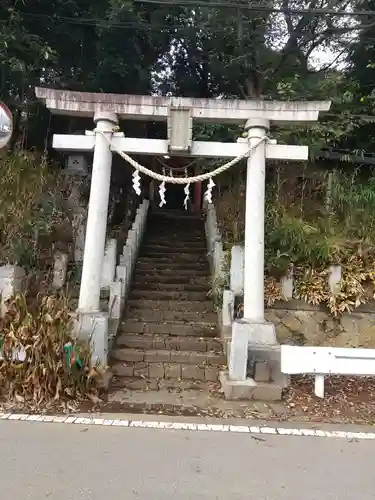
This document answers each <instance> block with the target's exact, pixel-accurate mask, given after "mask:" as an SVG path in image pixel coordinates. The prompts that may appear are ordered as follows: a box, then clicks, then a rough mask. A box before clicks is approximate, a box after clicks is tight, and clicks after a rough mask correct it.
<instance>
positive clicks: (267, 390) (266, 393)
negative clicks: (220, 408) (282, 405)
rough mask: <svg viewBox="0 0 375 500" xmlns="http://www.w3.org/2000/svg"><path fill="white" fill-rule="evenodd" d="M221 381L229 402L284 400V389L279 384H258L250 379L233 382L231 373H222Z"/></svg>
mask: <svg viewBox="0 0 375 500" xmlns="http://www.w3.org/2000/svg"><path fill="white" fill-rule="evenodd" d="M219 380H220V384H221V388H222V391H223V392H224V397H225V399H226V400H228V401H238V400H240V401H250V400H253V401H280V400H281V398H282V389H283V388H282V387H281V386H280V385H279V384H277V383H267V382H256V381H255V380H254V379H252V378H250V377H248V378H246V379H245V380H231V379H230V377H229V372H220V376H219Z"/></svg>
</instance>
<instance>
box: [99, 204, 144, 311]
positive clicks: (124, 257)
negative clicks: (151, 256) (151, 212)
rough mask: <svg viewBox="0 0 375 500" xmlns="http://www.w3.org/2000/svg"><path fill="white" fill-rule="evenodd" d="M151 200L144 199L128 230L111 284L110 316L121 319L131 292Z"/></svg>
mask: <svg viewBox="0 0 375 500" xmlns="http://www.w3.org/2000/svg"><path fill="white" fill-rule="evenodd" d="M148 207H149V200H143V202H142V203H141V204H140V205H139V207H138V209H137V213H136V216H135V219H134V222H133V224H132V227H131V229H130V230H129V232H128V235H127V239H126V243H125V245H124V247H123V251H122V254H121V255H120V261H119V264H118V265H117V266H116V268H115V269H116V271H115V277H114V281H113V282H112V283H111V284H110V285H109V313H110V318H112V319H119V318H120V317H121V315H122V311H123V309H124V306H125V302H126V298H127V294H128V292H129V288H130V283H131V278H132V274H133V270H134V266H135V263H136V260H137V257H138V253H139V248H140V244H141V241H142V237H143V234H144V231H145V227H146V221H147V213H148Z"/></svg>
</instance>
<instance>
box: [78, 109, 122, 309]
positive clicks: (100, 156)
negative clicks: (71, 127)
mask: <svg viewBox="0 0 375 500" xmlns="http://www.w3.org/2000/svg"><path fill="white" fill-rule="evenodd" d="M94 123H95V124H96V127H97V130H98V132H96V135H95V147H94V158H93V164H92V174H91V188H90V201H89V209H88V216H87V226H86V238H85V251H84V256H83V268H82V278H81V289H80V294H79V302H78V311H79V312H82V313H97V312H100V288H101V286H100V285H101V274H102V267H103V257H104V250H105V243H106V235H107V217H108V202H109V191H110V185H111V168H112V151H111V149H110V146H109V144H108V141H106V139H105V138H104V137H103V136H102V135H101V132H102V133H104V134H105V135H106V136H107V137H108V138H109V139H111V138H112V134H113V127H114V126H115V125H118V119H117V116H116V115H115V113H111V112H108V111H106V112H103V111H98V112H97V113H95V116H94Z"/></svg>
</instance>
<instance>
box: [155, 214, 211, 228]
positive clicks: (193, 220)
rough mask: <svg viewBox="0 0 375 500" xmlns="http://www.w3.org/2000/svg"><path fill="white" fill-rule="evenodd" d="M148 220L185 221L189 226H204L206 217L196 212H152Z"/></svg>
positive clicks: (162, 221) (163, 221) (160, 221)
mask: <svg viewBox="0 0 375 500" xmlns="http://www.w3.org/2000/svg"><path fill="white" fill-rule="evenodd" d="M147 221H155V222H159V223H161V224H162V223H165V222H171V223H181V222H185V223H186V224H188V225H189V226H194V225H197V226H198V225H199V226H202V225H203V224H204V219H203V217H202V216H201V215H194V214H183V213H177V212H176V213H175V214H172V213H163V214H161V213H155V212H154V213H150V214H149V216H148V218H147Z"/></svg>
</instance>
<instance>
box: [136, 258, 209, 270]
mask: <svg viewBox="0 0 375 500" xmlns="http://www.w3.org/2000/svg"><path fill="white" fill-rule="evenodd" d="M167 260H168V259H167ZM157 268H158V269H159V268H160V269H162V268H165V269H176V270H177V269H179V270H183V271H189V270H190V271H195V270H197V271H205V270H207V273H208V262H204V263H199V264H198V263H197V264H195V263H191V262H182V263H181V262H167V261H165V260H155V259H153V260H150V259H148V260H145V259H138V261H137V263H136V270H146V271H151V270H153V269H157Z"/></svg>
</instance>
